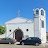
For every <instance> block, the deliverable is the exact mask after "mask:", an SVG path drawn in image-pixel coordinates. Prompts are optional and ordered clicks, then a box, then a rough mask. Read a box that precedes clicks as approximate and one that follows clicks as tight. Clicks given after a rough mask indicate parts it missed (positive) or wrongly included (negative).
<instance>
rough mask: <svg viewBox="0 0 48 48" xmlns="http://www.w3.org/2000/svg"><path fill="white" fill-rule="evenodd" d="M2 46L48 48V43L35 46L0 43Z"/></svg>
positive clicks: (6, 47)
mask: <svg viewBox="0 0 48 48" xmlns="http://www.w3.org/2000/svg"><path fill="white" fill-rule="evenodd" d="M0 48H48V45H46V46H45V45H40V46H33V45H14V44H0Z"/></svg>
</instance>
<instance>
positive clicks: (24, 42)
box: [20, 37, 41, 46]
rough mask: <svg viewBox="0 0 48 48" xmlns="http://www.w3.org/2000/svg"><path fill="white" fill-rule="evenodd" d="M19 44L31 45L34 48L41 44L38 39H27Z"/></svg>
mask: <svg viewBox="0 0 48 48" xmlns="http://www.w3.org/2000/svg"><path fill="white" fill-rule="evenodd" d="M20 44H22V45H24V44H33V45H36V46H39V44H41V39H40V38H38V37H29V38H27V39H25V40H21V41H20Z"/></svg>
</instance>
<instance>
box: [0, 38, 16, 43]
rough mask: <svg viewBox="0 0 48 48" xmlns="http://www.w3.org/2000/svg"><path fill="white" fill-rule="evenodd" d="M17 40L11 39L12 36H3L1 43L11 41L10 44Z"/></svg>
mask: <svg viewBox="0 0 48 48" xmlns="http://www.w3.org/2000/svg"><path fill="white" fill-rule="evenodd" d="M15 42H16V40H15V39H11V38H3V39H1V40H0V43H9V44H14V43H15Z"/></svg>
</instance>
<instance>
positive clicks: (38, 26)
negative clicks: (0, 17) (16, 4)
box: [5, 8, 46, 43]
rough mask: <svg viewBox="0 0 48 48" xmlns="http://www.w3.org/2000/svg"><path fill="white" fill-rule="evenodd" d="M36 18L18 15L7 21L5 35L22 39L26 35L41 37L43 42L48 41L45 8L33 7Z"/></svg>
mask: <svg viewBox="0 0 48 48" xmlns="http://www.w3.org/2000/svg"><path fill="white" fill-rule="evenodd" d="M33 11H34V20H29V19H26V18H22V17H17V18H15V19H13V20H10V21H8V22H6V23H5V27H6V35H5V37H9V38H14V39H16V40H17V41H20V40H21V39H22V38H26V37H39V38H40V39H41V40H42V43H46V14H45V10H44V9H43V8H41V9H39V8H36V9H33Z"/></svg>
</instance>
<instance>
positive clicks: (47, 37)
mask: <svg viewBox="0 0 48 48" xmlns="http://www.w3.org/2000/svg"><path fill="white" fill-rule="evenodd" d="M46 39H47V41H48V32H46Z"/></svg>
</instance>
